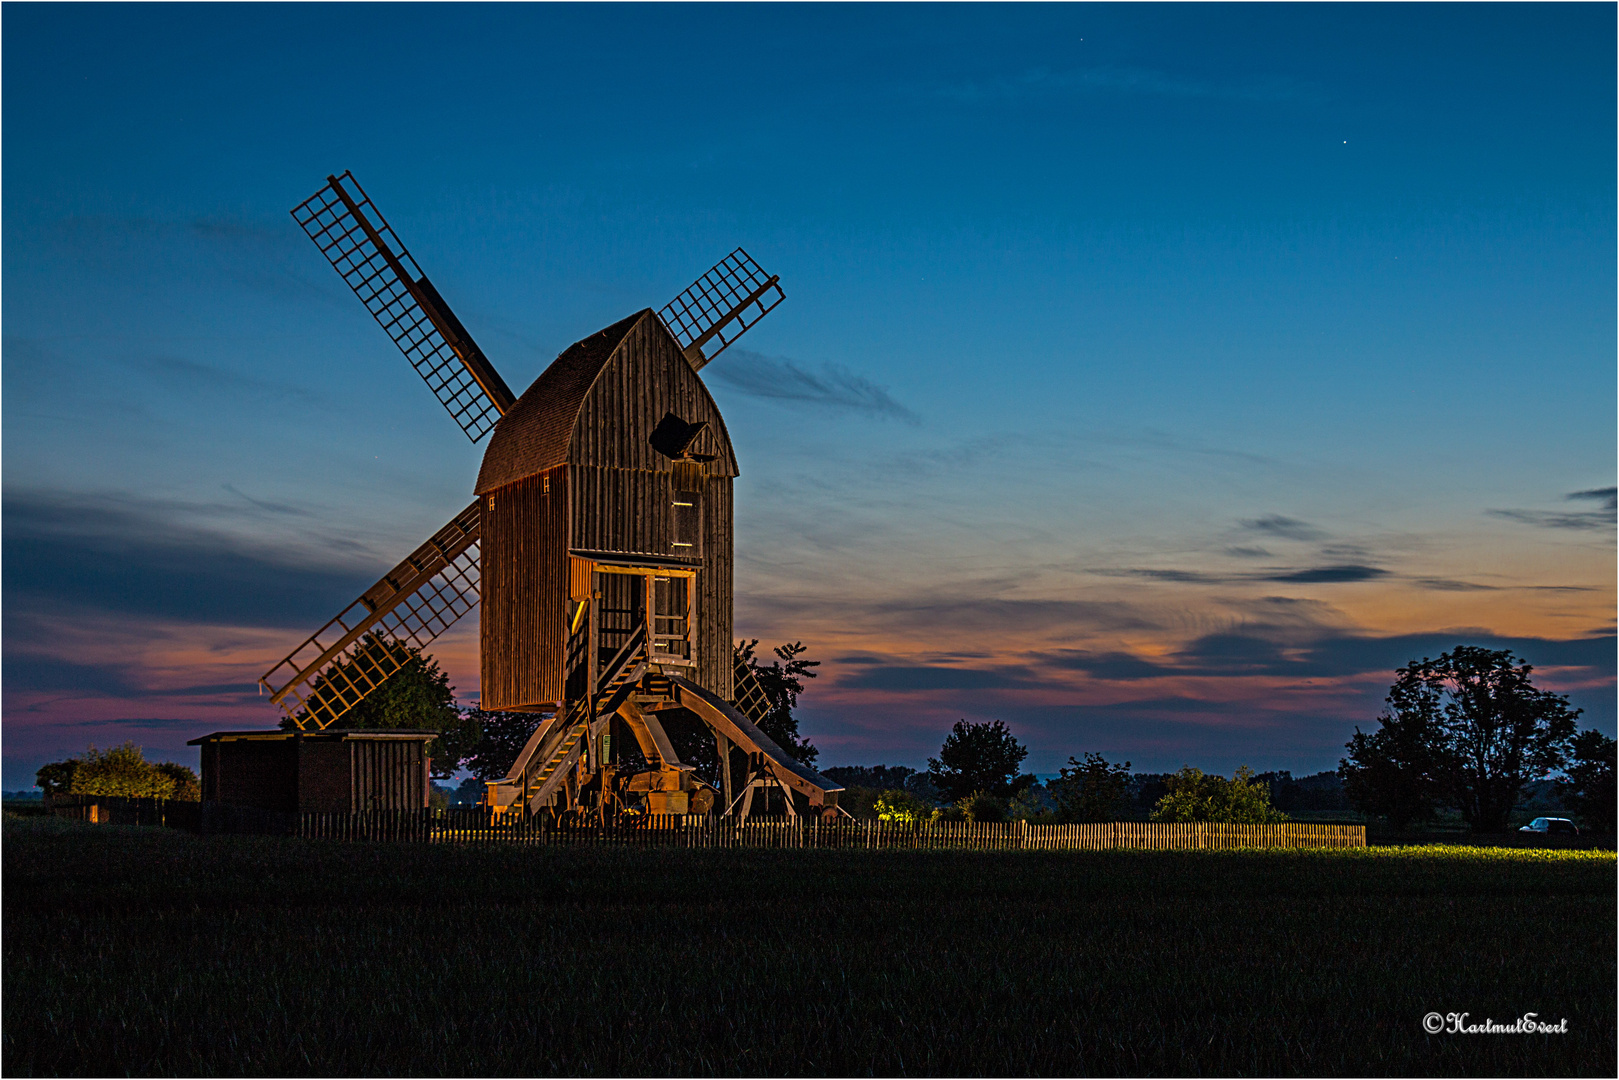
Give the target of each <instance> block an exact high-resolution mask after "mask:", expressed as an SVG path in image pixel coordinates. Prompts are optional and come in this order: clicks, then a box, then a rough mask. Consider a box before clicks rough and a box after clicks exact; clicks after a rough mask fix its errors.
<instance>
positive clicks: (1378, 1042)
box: [0, 818, 1616, 1076]
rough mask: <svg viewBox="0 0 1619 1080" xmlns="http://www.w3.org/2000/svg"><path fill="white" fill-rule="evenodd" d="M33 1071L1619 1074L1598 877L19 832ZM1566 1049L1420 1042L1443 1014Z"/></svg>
mask: <svg viewBox="0 0 1619 1080" xmlns="http://www.w3.org/2000/svg"><path fill="white" fill-rule="evenodd" d="M4 871H5V877H4V952H5V958H4V959H5V964H4V1026H3V1047H4V1051H3V1053H4V1059H3V1061H0V1067H3V1069H4V1072H5V1074H6V1075H8V1076H20V1075H30V1074H69V1075H71V1074H96V1075H116V1074H124V1073H133V1074H176V1073H178V1074H181V1075H210V1074H218V1073H234V1074H248V1075H309V1074H324V1075H368V1074H412V1075H439V1074H446V1075H462V1074H471V1075H480V1076H498V1075H548V1074H564V1075H587V1074H607V1075H647V1074H651V1075H686V1074H745V1075H752V1076H771V1075H788V1076H799V1075H824V1074H832V1075H839V1076H849V1075H855V1076H858V1075H869V1074H876V1075H914V1074H930V1075H961V1074H992V1075H1006V1074H1014V1075H1053V1074H1055V1075H1065V1076H1069V1075H1085V1074H1103V1075H1106V1074H1118V1073H1129V1074H1170V1075H1184V1074H1195V1073H1227V1074H1272V1075H1285V1074H1306V1075H1323V1074H1355V1075H1360V1074H1369V1075H1387V1074H1402V1075H1423V1074H1429V1075H1434V1074H1437V1075H1458V1074H1470V1075H1604V1076H1611V1075H1613V1074H1614V1072H1615V1067H1616V1060H1615V1037H1616V1032H1615V1008H1616V1001H1615V977H1616V971H1615V940H1614V939H1615V916H1614V910H1615V862H1614V856H1613V854H1612V853H1611V852H1592V851H1521V850H1512V849H1487V850H1486V849H1458V848H1422V849H1409V848H1408V849H1400V848H1366V849H1359V850H1350V851H1334V852H1297V851H1294V852H1286V851H1277V852H1136V851H1109V852H1076V853H1041V852H1008V853H993V852H864V851H853V852H829V851H768V850H750V851H725V850H720V851H676V850H661V851H660V850H639V851H615V850H610V849H571V850H570V849H527V850H522V849H511V848H507V849H484V850H473V849H457V848H453V847H403V846H388V845H373V846H363V845H347V844H338V843H323V842H299V841H294V840H279V839H269V838H244V837H196V836H191V835H188V834H184V833H178V832H174V831H169V830H162V829H146V830H132V829H118V828H112V827H105V826H102V827H97V826H87V825H72V824H68V823H62V822H57V821H52V820H48V819H27V820H23V819H16V818H11V819H8V820H7V821H6V824H5V831H4ZM1430 1011H1437V1012H1440V1013H1447V1012H1463V1011H1466V1012H1470V1013H1471V1014H1472V1016H1471V1018H1470V1020H1471V1021H1474V1022H1477V1021H1482V1020H1484V1019H1485V1018H1486V1017H1489V1018H1491V1019H1495V1020H1497V1021H1502V1020H1511V1019H1515V1018H1516V1017H1518V1016H1520V1015H1522V1014H1523V1013H1525V1012H1531V1011H1533V1012H1538V1013H1540V1014H1541V1017H1542V1018H1543V1019H1547V1020H1550V1021H1552V1022H1556V1021H1557V1020H1560V1019H1561V1018H1563V1017H1567V1018H1568V1034H1566V1035H1534V1036H1524V1035H1513V1036H1509V1035H1494V1036H1486V1035H1475V1036H1465V1035H1427V1034H1424V1033H1423V1031H1422V1028H1421V1020H1422V1017H1423V1015H1424V1014H1425V1013H1428V1012H1430Z"/></svg>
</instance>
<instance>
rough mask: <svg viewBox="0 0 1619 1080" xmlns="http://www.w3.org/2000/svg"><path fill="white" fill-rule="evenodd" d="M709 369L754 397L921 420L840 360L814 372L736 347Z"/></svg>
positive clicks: (734, 386)
mask: <svg viewBox="0 0 1619 1080" xmlns="http://www.w3.org/2000/svg"><path fill="white" fill-rule="evenodd" d="M709 370H710V371H712V372H713V373H714V375H715V376H716V377H717V378H718V379H719V380H720V381H721V382H723V383H725V384H726V385H727V386H730V387H733V388H734V389H737V390H740V391H741V392H742V393H744V394H748V395H749V396H751V397H758V398H772V399H775V400H778V401H799V402H804V403H806V404H811V405H822V406H826V407H828V408H833V409H848V410H852V411H855V412H867V413H873V414H875V415H878V416H885V417H891V418H893V419H895V420H903V421H905V422H906V423H908V424H916V423H919V422H920V418H919V417H918V416H917V415H916V414H915V413H914V412H912V411H911V410H910V409H908V408H906V407H905V406H904V405H901V404H900V403H899V402H898V401H896V400H894V398H893V396H892V395H890V394H889V392H888V391H887V390H886V389H884V388H883V387H881V386H878V385H877V384H876V383H874V382H872V381H871V380H870V379H867V378H865V377H864V376H862V375H857V374H856V373H854V372H852V371H850V370H849V369H847V368H845V367H842V366H841V365H838V364H822V365H821V366H820V368H819V369H818V370H815V371H811V370H809V369H808V368H806V367H803V366H800V365H799V364H797V363H795V362H794V361H792V360H787V359H784V358H781V357H772V356H765V355H763V354H762V353H756V352H749V351H747V350H746V349H732V350H729V351H728V352H727V353H726V354H725V356H724V357H722V358H721V359H720V360H718V361H716V363H715V366H714V367H712V368H710V369H709Z"/></svg>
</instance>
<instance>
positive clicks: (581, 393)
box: [472, 308, 657, 495]
mask: <svg viewBox="0 0 1619 1080" xmlns="http://www.w3.org/2000/svg"><path fill="white" fill-rule="evenodd" d="M648 315H652V317H653V318H656V317H657V316H656V315H653V314H652V309H651V308H643V309H642V310H640V311H638V312H636V313H635V314H634V315H631V316H629V317H628V318H626V319H620V320H619V321H618V322H616V323H614V324H613V325H612V326H609V327H608V328H607V329H605V330H602V331H601V332H599V333H596V334H592V335H591V336H590V337H587V338H585V339H584V340H583V341H576V342H574V343H573V344H572V345H570V346H569V347H568V349H567V351H565V352H564V353H563V354H562V355H561V356H559V357H557V358H556V359H555V360H553V361H552V362H551V366H550V367H548V368H546V369H545V370H544V371H542V372H541V373H540V377H539V378H537V379H535V380H534V381H533V382H532V383H531V384H529V388H528V389H527V390H525V391H523V396H522V397H520V398H518V399H517V404H515V405H513V406H512V410H511V412H509V413H507V414H506V415H505V416H503V417H501V418H500V422H499V423H498V424H496V425H495V430H494V434H492V435H490V436H489V449H487V450H485V451H484V454H483V465H482V466H480V467H479V469H478V486H477V487H476V488H474V489H473V492H472V493H473V494H474V495H482V494H484V493H485V492H489V491H494V490H495V489H496V488H503V487H505V486H506V485H507V484H515V483H517V481H519V480H522V479H524V478H526V477H530V476H535V475H537V474H539V473H542V472H545V471H546V470H547V469H552V468H555V467H556V466H558V465H561V464H563V463H564V462H566V461H567V460H568V442H569V440H570V439H572V438H573V426H574V423H575V422H576V421H577V420H578V419H579V406H580V405H581V404H582V403H583V402H584V400H585V395H586V394H588V393H590V388H591V386H592V385H594V383H595V382H596V376H597V375H600V374H601V370H602V368H604V367H606V366H607V362H608V361H609V360H611V359H612V358H613V352H614V350H615V349H617V348H618V346H619V343H620V342H622V341H623V340H624V338H625V337H626V336H627V335H628V334H629V332H630V331H631V330H633V329H634V328H635V324H636V323H638V322H640V321H641V320H642V319H644V318H646V317H647V316H648Z"/></svg>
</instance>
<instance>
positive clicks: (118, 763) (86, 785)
mask: <svg viewBox="0 0 1619 1080" xmlns="http://www.w3.org/2000/svg"><path fill="white" fill-rule="evenodd" d="M185 771H186V772H188V773H189V772H190V771H191V770H190V769H186V770H185ZM174 786H175V778H174V777H173V776H172V775H171V774H170V773H168V772H165V771H164V770H162V769H160V768H158V767H157V766H156V765H153V764H152V763H151V762H148V761H147V760H146V758H145V757H144V756H142V754H141V748H140V747H138V746H136V745H135V744H134V743H132V742H126V743H124V744H123V745H122V746H115V747H113V748H112V749H111V750H97V749H96V748H95V747H93V746H92V747H90V749H88V750H86V751H85V754H84V757H82V758H80V759H79V762H78V767H77V768H76V769H74V770H73V782H72V784H71V786H70V787H69V789H68V790H69V791H71V792H72V793H73V794H74V795H117V796H122V797H124V798H130V799H172V798H173V797H174Z"/></svg>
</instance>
